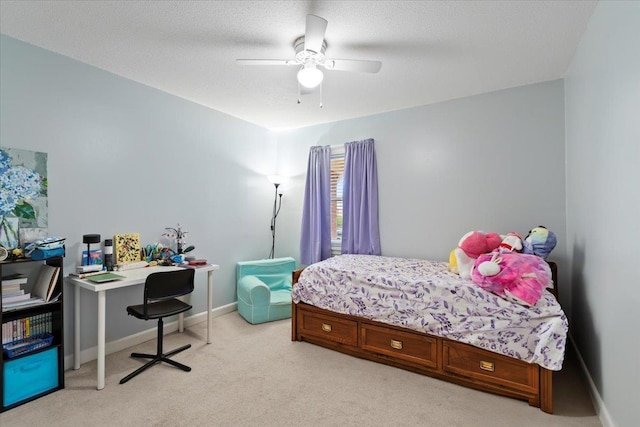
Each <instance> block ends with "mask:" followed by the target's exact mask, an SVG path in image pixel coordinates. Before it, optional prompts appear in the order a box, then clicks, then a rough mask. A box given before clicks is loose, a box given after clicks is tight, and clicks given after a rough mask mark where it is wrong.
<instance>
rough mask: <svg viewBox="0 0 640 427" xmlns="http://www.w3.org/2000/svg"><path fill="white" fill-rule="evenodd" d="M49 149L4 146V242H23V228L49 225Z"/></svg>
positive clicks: (0, 231) (0, 233) (0, 162)
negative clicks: (41, 151) (20, 235)
mask: <svg viewBox="0 0 640 427" xmlns="http://www.w3.org/2000/svg"><path fill="white" fill-rule="evenodd" d="M47 221H48V215H47V153H40V152H34V151H27V150H19V149H14V148H0V245H2V246H3V247H5V248H7V249H13V248H16V247H18V245H19V229H20V228H47V226H48V224H47Z"/></svg>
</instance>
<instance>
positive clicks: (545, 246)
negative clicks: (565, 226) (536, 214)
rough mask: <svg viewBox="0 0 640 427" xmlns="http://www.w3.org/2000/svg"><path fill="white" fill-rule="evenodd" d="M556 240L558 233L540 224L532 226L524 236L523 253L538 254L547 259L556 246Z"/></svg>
mask: <svg viewBox="0 0 640 427" xmlns="http://www.w3.org/2000/svg"><path fill="white" fill-rule="evenodd" d="M556 242H557V239H556V235H555V234H554V233H553V231H551V230H548V229H547V228H546V227H544V226H542V225H540V226H538V227H535V228H532V229H531V230H530V231H529V234H528V235H527V237H525V238H524V241H523V242H522V246H523V248H522V253H523V254H533V255H538V256H539V257H542V259H547V257H548V256H549V253H550V252H551V251H552V250H553V248H555V247H556Z"/></svg>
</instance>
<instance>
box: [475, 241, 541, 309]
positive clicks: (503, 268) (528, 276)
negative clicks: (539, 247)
mask: <svg viewBox="0 0 640 427" xmlns="http://www.w3.org/2000/svg"><path fill="white" fill-rule="evenodd" d="M483 263H484V265H483V266H482V267H481V268H478V267H479V266H480V264H483ZM489 264H495V265H497V268H494V269H489V268H487V266H488V265H489ZM498 270H499V271H498ZM496 271H497V273H496ZM483 273H484V274H483ZM485 274H487V275H485ZM471 280H472V281H473V282H474V283H475V284H477V285H478V286H480V287H481V288H483V289H485V290H487V291H490V292H493V293H494V294H496V295H499V296H501V297H502V298H505V299H506V300H508V301H511V302H515V303H517V304H521V305H526V306H533V305H535V304H536V303H537V302H538V300H540V298H541V297H542V294H543V293H544V289H545V288H546V287H547V285H549V284H550V283H551V280H552V279H551V269H550V268H549V264H547V262H546V261H545V260H544V259H542V258H541V257H539V256H537V255H529V254H520V253H515V252H502V253H500V252H499V251H495V252H493V253H489V254H483V255H480V256H479V257H478V259H476V262H475V265H474V268H473V269H472V271H471Z"/></svg>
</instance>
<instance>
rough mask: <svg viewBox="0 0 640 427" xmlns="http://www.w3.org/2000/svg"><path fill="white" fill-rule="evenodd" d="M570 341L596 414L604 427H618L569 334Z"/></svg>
mask: <svg viewBox="0 0 640 427" xmlns="http://www.w3.org/2000/svg"><path fill="white" fill-rule="evenodd" d="M569 341H571V345H572V346H573V349H574V350H575V352H576V356H577V358H578V363H580V367H581V368H582V373H583V375H584V377H585V379H586V380H587V391H588V392H589V396H590V397H591V402H592V403H593V408H594V409H595V410H596V413H597V414H598V418H599V419H600V422H601V423H602V427H617V425H616V423H615V422H614V421H613V418H611V414H609V411H608V410H607V407H606V405H605V404H604V401H603V400H602V398H601V397H600V393H599V392H598V388H597V387H596V384H595V383H594V382H593V379H592V378H591V374H590V373H589V369H587V365H586V364H585V363H584V359H583V358H582V355H581V354H580V350H578V346H577V345H576V342H575V340H574V339H573V337H572V336H571V334H569Z"/></svg>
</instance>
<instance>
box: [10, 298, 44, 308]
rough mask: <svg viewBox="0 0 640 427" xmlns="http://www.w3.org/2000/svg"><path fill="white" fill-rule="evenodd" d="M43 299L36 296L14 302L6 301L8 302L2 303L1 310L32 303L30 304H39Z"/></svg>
mask: <svg viewBox="0 0 640 427" xmlns="http://www.w3.org/2000/svg"><path fill="white" fill-rule="evenodd" d="M43 302H44V300H43V299H42V298H38V297H31V298H29V299H28V300H25V301H16V302H8V303H6V304H5V303H4V302H3V303H2V310H6V309H9V308H16V307H23V306H26V305H32V304H41V303H43Z"/></svg>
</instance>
